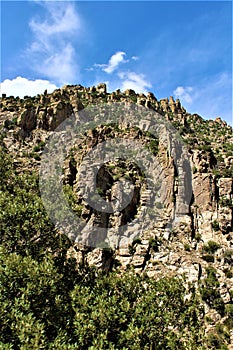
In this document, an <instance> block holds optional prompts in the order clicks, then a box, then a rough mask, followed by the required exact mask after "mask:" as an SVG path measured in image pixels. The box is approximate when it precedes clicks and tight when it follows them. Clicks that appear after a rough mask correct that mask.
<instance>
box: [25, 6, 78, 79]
mask: <svg viewBox="0 0 233 350" xmlns="http://www.w3.org/2000/svg"><path fill="white" fill-rule="evenodd" d="M38 5H40V6H42V7H43V8H44V9H45V17H44V18H32V19H31V21H30V23H29V26H30V28H31V30H32V33H33V41H32V43H31V45H30V47H29V48H28V50H27V51H26V57H27V59H28V60H29V61H30V64H31V65H32V68H33V69H34V70H35V71H36V72H38V73H40V74H41V75H43V76H45V77H48V78H49V79H50V80H53V81H55V82H56V83H58V84H61V85H62V84H67V83H71V82H72V81H74V78H75V79H76V80H77V74H78V66H77V62H76V52H75V49H74V46H73V44H72V41H73V39H74V38H76V37H77V35H79V34H80V33H81V32H82V27H83V23H82V20H81V18H80V16H79V15H78V13H77V12H76V9H75V5H74V3H70V2H63V1H62V2H60V1H40V2H38Z"/></svg>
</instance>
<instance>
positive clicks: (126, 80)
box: [118, 72, 152, 93]
mask: <svg viewBox="0 0 233 350" xmlns="http://www.w3.org/2000/svg"><path fill="white" fill-rule="evenodd" d="M118 76H119V78H120V79H121V80H123V81H122V82H121V90H123V91H125V90H127V89H132V90H134V91H135V92H138V93H140V92H147V88H150V87H152V85H151V83H150V82H149V81H148V80H147V79H146V77H145V75H144V74H138V73H135V72H120V73H119V74H118Z"/></svg>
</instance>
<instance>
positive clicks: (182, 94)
mask: <svg viewBox="0 0 233 350" xmlns="http://www.w3.org/2000/svg"><path fill="white" fill-rule="evenodd" d="M192 91H193V88H192V87H191V86H188V87H183V86H178V87H177V88H176V89H175V90H174V91H173V94H174V96H175V98H179V99H181V100H182V101H183V102H186V103H192V100H193V99H192V96H191V94H190V93H191V92H192Z"/></svg>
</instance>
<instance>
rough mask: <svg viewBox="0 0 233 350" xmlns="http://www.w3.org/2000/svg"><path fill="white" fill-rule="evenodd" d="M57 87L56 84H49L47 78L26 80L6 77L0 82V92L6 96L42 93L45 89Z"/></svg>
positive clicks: (51, 89) (49, 89)
mask: <svg viewBox="0 0 233 350" xmlns="http://www.w3.org/2000/svg"><path fill="white" fill-rule="evenodd" d="M56 88H57V86H56V85H54V84H51V83H50V82H49V81H48V80H41V79H37V80H28V79H26V78H22V77H17V78H15V79H12V80H10V79H6V80H4V81H3V82H2V83H1V92H2V93H4V94H6V95H7V96H15V97H16V96H19V97H21V98H23V97H24V96H26V95H28V96H35V95H37V94H42V93H43V92H44V91H45V90H47V91H48V92H52V91H54V90H55V89H56Z"/></svg>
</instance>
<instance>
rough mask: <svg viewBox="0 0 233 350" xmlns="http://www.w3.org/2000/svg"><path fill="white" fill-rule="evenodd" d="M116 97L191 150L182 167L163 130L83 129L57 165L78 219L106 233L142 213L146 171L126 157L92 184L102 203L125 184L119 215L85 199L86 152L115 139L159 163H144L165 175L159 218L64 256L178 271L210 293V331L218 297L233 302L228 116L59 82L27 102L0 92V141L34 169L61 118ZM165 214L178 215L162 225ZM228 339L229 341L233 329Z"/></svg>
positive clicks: (20, 165) (232, 165)
mask: <svg viewBox="0 0 233 350" xmlns="http://www.w3.org/2000/svg"><path fill="white" fill-rule="evenodd" d="M117 103H119V104H120V103H123V104H124V105H126V106H129V105H130V104H132V105H137V106H143V107H144V108H145V109H147V110H151V111H153V112H155V113H158V114H159V115H160V116H162V119H163V120H164V122H167V123H169V125H172V127H174V128H175V129H176V130H177V131H178V133H179V137H180V138H181V140H182V143H183V144H184V145H185V149H186V151H187V153H188V159H189V164H188V169H189V171H182V169H179V166H178V165H177V164H176V162H175V157H176V156H175V155H174V154H173V153H172V152H169V145H168V144H166V142H165V143H164V142H163V136H162V133H160V134H158V135H157V136H154V135H152V134H151V133H150V132H148V131H147V130H146V128H144V129H143V128H142V130H140V128H138V127H135V125H134V124H133V122H132V123H131V122H128V124H127V125H126V124H125V122H124V121H121V122H119V124H118V125H116V124H111V125H110V124H107V123H106V125H103V124H100V125H97V126H96V125H95V127H94V128H92V130H89V131H88V132H86V133H84V134H83V138H82V140H81V142H79V143H78V144H76V145H75V146H73V147H72V148H70V150H69V152H68V153H67V154H66V158H65V160H64V164H63V171H62V177H61V181H62V183H63V186H64V192H65V194H66V198H67V200H68V201H69V204H70V206H71V207H72V209H73V210H74V212H75V213H76V215H77V216H78V217H80V219H81V220H82V221H83V222H85V223H88V224H89V225H92V226H94V227H97V228H98V227H103V228H113V229H114V228H120V227H121V226H123V225H126V224H128V223H130V221H132V220H134V219H135V218H136V217H138V216H140V215H142V217H143V215H144V214H143V213H144V212H143V210H144V207H145V203H146V200H147V198H148V196H149V195H150V193H149V192H150V190H149V188H148V186H147V185H146V182H145V174H144V173H143V172H142V171H141V170H140V169H139V167H138V166H137V165H136V164H135V162H134V160H133V159H127V160H125V159H118V160H113V161H109V162H107V163H105V165H104V166H103V167H101V169H100V170H99V172H98V176H97V179H96V181H97V186H96V187H97V189H96V190H97V192H98V194H99V195H100V196H101V197H102V198H103V199H104V200H105V201H106V200H107V201H108V200H109V201H110V200H113V199H114V198H118V197H119V196H120V194H121V188H120V187H119V180H127V179H128V180H130V181H131V182H132V183H133V185H134V192H133V195H132V198H131V201H130V203H129V204H128V205H127V207H125V208H124V209H123V210H120V211H118V212H112V213H109V212H101V211H98V210H95V209H93V208H92V207H91V206H90V205H89V204H88V203H87V201H86V200H85V198H83V192H82V185H81V184H80V181H79V172H80V167H81V164H82V161H83V158H84V157H85V155H86V154H88V152H89V151H90V150H91V149H92V148H93V147H96V146H98V144H101V143H102V142H103V141H106V140H109V139H119V138H121V139H125V140H132V141H133V142H137V144H138V145H141V146H144V147H146V148H147V149H148V150H149V151H150V152H151V153H152V154H153V155H154V157H155V158H156V159H157V160H158V162H159V164H160V170H159V171H158V169H156V167H154V168H151V169H150V171H151V172H154V176H156V177H157V178H158V179H162V181H163V179H165V180H166V181H165V183H163V182H162V185H161V186H162V187H161V188H162V190H161V188H160V190H161V191H160V192H161V193H160V195H159V196H160V197H159V201H158V200H157V201H156V203H155V206H156V213H157V214H158V215H159V216H158V217H159V220H158V219H157V220H154V221H153V220H151V221H152V222H151V223H150V227H149V228H147V229H143V228H141V227H139V226H137V225H136V224H133V225H132V227H131V226H130V224H129V225H128V226H127V229H128V230H129V232H130V230H131V231H133V232H134V233H135V234H134V237H135V239H133V240H132V241H131V242H130V244H128V246H126V245H124V246H123V245H120V244H114V245H113V246H111V247H110V248H111V249H106V248H105V247H104V246H101V244H99V246H97V247H93V246H92V245H91V244H90V246H88V244H82V242H76V243H74V245H73V248H72V249H70V255H72V256H75V258H76V259H77V261H79V262H83V261H85V262H86V263H88V264H94V265H96V266H98V267H100V268H105V269H110V268H119V269H123V270H124V269H126V268H128V267H129V266H133V267H134V268H135V270H136V271H137V272H142V271H144V272H146V273H147V274H148V275H149V276H155V277H157V276H161V275H167V274H168V275H174V274H175V275H176V274H183V273H184V274H185V275H186V276H187V279H188V281H189V282H190V284H191V285H194V286H195V287H196V288H200V291H201V293H203V295H204V294H205V289H206V288H207V289H209V290H214V293H215V294H216V295H217V297H216V299H218V300H219V303H220V306H218V307H217V306H216V305H214V303H213V302H210V300H209V299H208V298H209V297H208V296H206V295H204V296H203V300H204V301H205V302H206V304H205V305H206V315H207V316H208V317H209V318H210V319H211V320H212V321H211V322H209V324H208V327H207V328H208V329H209V328H211V327H212V326H213V324H214V323H216V322H217V321H220V322H223V321H224V317H223V314H222V311H221V305H222V304H221V303H223V304H225V305H230V304H232V301H233V230H232V223H233V215H232V214H233V179H232V173H233V153H232V151H233V142H232V141H233V135H232V128H231V127H230V126H228V125H227V124H226V122H224V121H222V120H221V119H220V118H216V119H215V120H204V119H203V118H201V116H199V115H197V114H190V113H188V112H187V111H186V110H185V109H184V108H183V107H182V106H181V104H180V101H179V100H176V101H174V99H173V98H172V97H170V99H162V100H160V101H159V100H157V99H156V97H155V96H154V95H153V94H152V93H148V94H147V95H144V94H136V93H135V92H134V91H132V90H127V91H125V92H121V91H120V90H117V91H115V92H112V93H108V92H107V91H106V86H105V84H99V85H98V86H97V87H90V88H85V87H83V86H81V85H77V86H65V87H63V88H62V89H58V90H55V91H54V92H53V93H52V94H47V92H46V91H45V93H44V94H43V95H38V96H36V97H27V96H25V98H24V99H20V98H18V97H16V98H15V97H6V96H3V97H2V98H1V112H0V123H1V130H0V134H1V143H2V144H3V145H4V147H6V148H7V149H8V151H9V152H10V153H12V154H13V155H14V163H15V167H16V168H17V169H18V171H19V172H23V171H25V169H29V170H30V171H39V168H40V161H41V156H42V153H43V149H44V146H45V145H46V141H47V139H48V137H49V136H50V135H52V134H53V132H54V130H55V129H56V128H57V127H58V126H59V125H60V124H61V123H62V122H63V121H65V120H66V119H67V118H70V117H71V116H72V115H74V116H77V115H78V114H79V112H80V111H82V110H85V108H86V107H87V106H90V105H101V104H102V105H104V104H106V105H108V106H111V104H117ZM90 181H91V180H90V178H89V177H88V176H87V177H86V184H85V183H84V184H83V186H84V187H85V186H87V185H91V184H90V183H89V182H90ZM187 181H188V182H190V184H191V187H190V188H191V193H190V198H189V200H188V201H185V198H187V196H184V195H183V194H182V188H181V183H184V184H185V182H187ZM184 187H185V186H184ZM184 191H185V190H184ZM152 209H153V208H152ZM171 217H173V218H176V220H175V224H172V225H169V222H170V221H171ZM148 218H150V217H149V216H148ZM177 218H178V219H177ZM130 227H131V228H130ZM87 242H88V241H87ZM211 273H212V274H213V275H214V276H215V277H214V278H215V280H214V281H216V283H215V284H214V283H213V285H210V284H208V283H209V282H208V281H209V280H210V278H209V277H210V274H211ZM230 336H231V341H232V342H233V332H231V335H230Z"/></svg>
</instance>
